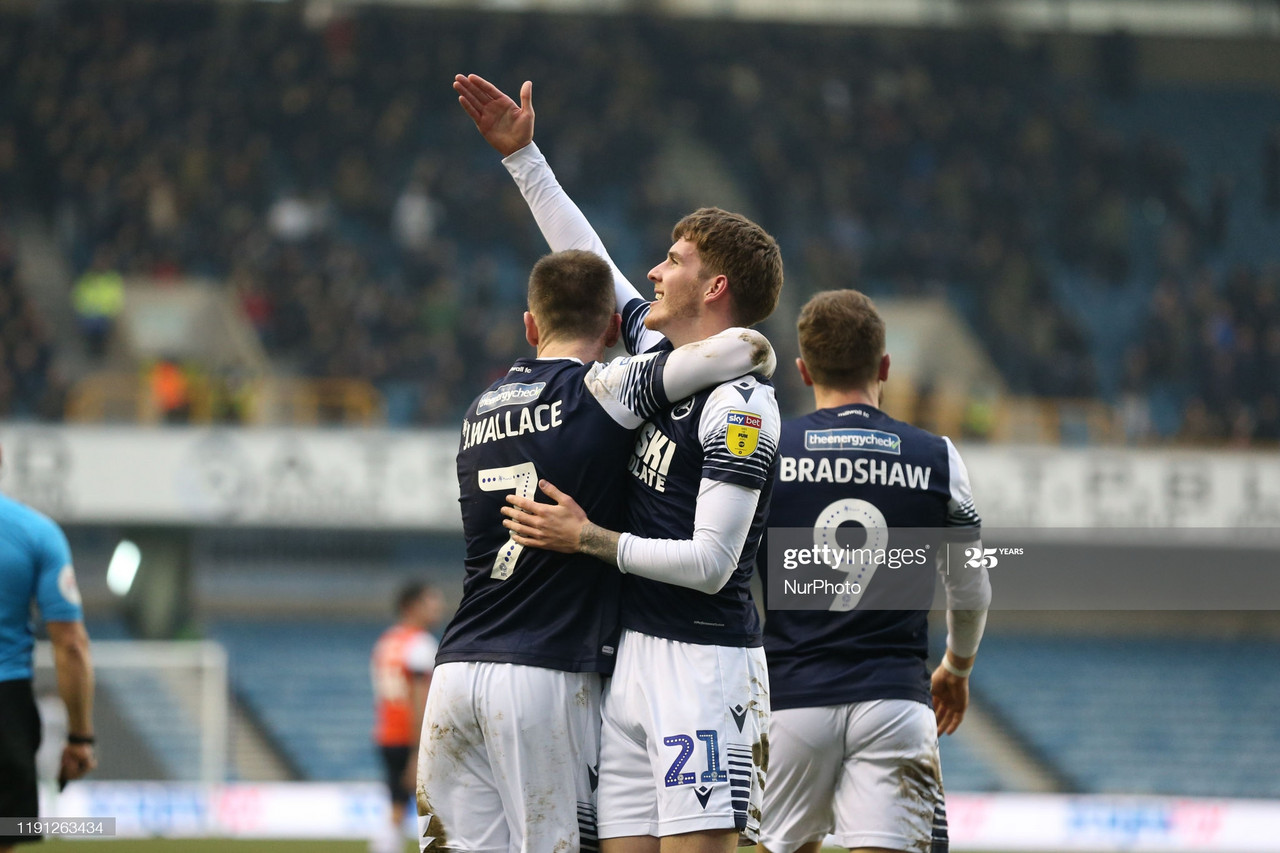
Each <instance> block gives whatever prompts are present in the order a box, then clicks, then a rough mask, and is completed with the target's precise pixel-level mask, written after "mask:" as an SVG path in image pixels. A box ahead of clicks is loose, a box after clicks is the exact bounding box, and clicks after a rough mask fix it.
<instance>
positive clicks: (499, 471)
mask: <svg viewBox="0 0 1280 853" xmlns="http://www.w3.org/2000/svg"><path fill="white" fill-rule="evenodd" d="M476 476H477V477H478V478H479V480H480V490H481V491H485V492H511V491H514V492H515V493H516V494H517V495H519V496H520V497H522V498H532V497H533V490H534V488H535V487H536V486H537V485H538V469H536V468H534V467H533V463H532V462H521V463H520V464H519V465H508V466H507V467H505V468H482V469H480V470H479V471H477V472H476ZM523 552H524V546H523V545H520V544H517V543H516V541H515V540H514V539H512V538H510V537H508V538H507V541H506V542H505V543H504V544H503V546H502V547H501V548H499V549H498V556H497V557H495V558H494V560H493V571H492V572H491V573H490V575H489V576H490V577H491V578H493V579H494V580H499V581H504V580H506V579H507V578H509V577H511V573H512V572H514V571H515V570H516V561H517V560H519V559H520V555H521V554H522V553H523Z"/></svg>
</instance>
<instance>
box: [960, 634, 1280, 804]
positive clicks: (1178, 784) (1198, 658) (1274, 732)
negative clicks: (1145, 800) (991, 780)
mask: <svg viewBox="0 0 1280 853" xmlns="http://www.w3.org/2000/svg"><path fill="white" fill-rule="evenodd" d="M978 686H979V687H980V689H981V693H982V697H983V699H984V700H985V701H986V702H987V703H988V704H990V705H991V706H993V707H994V708H995V710H996V711H997V712H998V713H999V714H1000V715H1001V716H1002V717H1003V718H1004V719H1005V720H1007V721H1008V722H1009V724H1010V725H1011V726H1012V727H1013V728H1014V729H1015V730H1016V733H1017V734H1018V735H1019V736H1021V737H1022V738H1023V739H1025V740H1026V742H1028V743H1030V744H1031V745H1032V746H1033V747H1034V748H1036V749H1037V750H1038V751H1039V752H1040V753H1041V754H1042V755H1043V756H1044V757H1045V758H1046V759H1048V760H1049V761H1050V762H1051V763H1052V764H1053V765H1054V766H1055V768H1056V769H1057V770H1059V771H1060V772H1061V773H1062V774H1063V776H1064V777H1066V778H1067V779H1069V780H1070V781H1071V782H1072V783H1074V785H1075V786H1076V787H1077V788H1078V789H1079V790H1081V791H1087V792H1097V793H1125V794H1180V795H1193V796H1194V795H1200V796H1236V797H1276V796H1280V776H1277V774H1276V772H1275V768H1276V767H1277V766H1280V725H1277V724H1276V723H1275V721H1274V713H1273V712H1274V708H1275V707H1276V704H1277V702H1280V643H1276V642H1275V641H1261V640H1185V639H1150V638H1141V639H1133V638H1127V639H1126V638H1105V639H1104V638H1086V639H1077V638H1069V637H1055V638H1045V637H1028V636H1009V635H1000V634H996V635H991V636H988V637H987V639H986V640H985V641H984V642H983V645H982V679H981V683H980V685H978ZM1208 768H1214V769H1213V770H1212V771H1210V770H1208Z"/></svg>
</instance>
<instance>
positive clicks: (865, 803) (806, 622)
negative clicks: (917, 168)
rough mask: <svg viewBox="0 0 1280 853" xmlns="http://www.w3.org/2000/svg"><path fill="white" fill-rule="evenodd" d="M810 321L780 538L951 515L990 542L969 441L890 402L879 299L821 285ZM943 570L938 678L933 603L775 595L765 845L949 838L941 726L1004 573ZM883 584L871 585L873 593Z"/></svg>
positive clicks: (935, 846) (927, 522) (928, 842)
mask: <svg viewBox="0 0 1280 853" xmlns="http://www.w3.org/2000/svg"><path fill="white" fill-rule="evenodd" d="M797 326H798V329H799V337H800V354H801V355H800V358H799V359H797V361H796V363H797V366H798V367H799V369H800V375H801V377H802V378H803V379H804V382H805V384H806V385H809V386H811V387H812V388H813V394H814V400H815V403H816V411H814V412H812V413H810V414H808V415H805V416H803V417H800V418H797V419H794V420H789V421H787V422H785V423H784V424H783V425H782V444H781V448H780V450H779V463H780V464H779V467H778V478H777V483H776V484H775V489H774V500H773V505H772V508H771V510H770V513H769V530H770V536H777V535H781V534H780V531H781V530H783V529H787V528H807V529H814V528H818V529H819V530H830V531H834V530H835V529H837V528H838V527H839V526H840V525H841V524H842V523H850V522H856V523H857V524H859V525H861V526H863V527H866V528H867V529H868V536H869V537H870V536H872V535H877V536H878V535H881V534H883V535H887V536H888V541H889V544H892V538H893V533H892V531H893V530H894V529H901V528H944V527H945V528H956V530H954V531H952V533H954V534H955V535H952V536H949V537H948V538H949V539H951V540H953V541H954V540H958V539H964V540H972V543H971V544H974V545H976V544H977V539H978V536H979V523H980V522H979V518H978V513H977V511H976V510H975V509H974V505H973V496H972V493H971V492H970V489H969V477H968V474H967V472H966V471H965V467H964V463H963V462H962V461H961V460H960V456H959V454H958V453H956V449H955V446H954V445H953V444H952V443H951V441H950V440H949V439H947V438H944V437H939V436H936V435H933V434H932V433H929V432H926V431H925V430H922V429H918V428H916V427H913V426H911V425H910V424H906V423H903V422H902V421H898V420H894V419H893V418H891V417H889V416H888V415H886V414H885V413H884V412H882V411H880V409H879V404H880V389H881V386H882V385H883V383H884V381H885V380H886V379H887V378H888V376H889V356H888V354H887V353H886V352H885V329H884V322H883V321H882V320H881V318H880V315H879V313H878V312H877V311H876V308H875V305H874V304H873V303H872V302H871V300H870V299H868V298H867V297H866V296H865V295H863V294H862V293H859V292H858V291H856V290H834V291H825V292H822V293H818V294H816V295H815V296H814V297H813V298H812V299H810V300H809V302H808V303H807V304H806V305H805V306H804V308H803V309H802V310H801V312H800V319H799V322H798V323H797ZM841 463H843V464H841ZM810 541H811V542H812V541H815V540H814V539H812V538H811V539H810ZM878 541H880V540H878ZM768 551H769V549H767V548H762V549H761V552H760V561H759V566H760V570H761V574H762V575H766V576H767V574H768V572H770V571H782V567H777V566H769V565H768V562H769V561H768V559H767V558H768V556H769V553H767V552H768ZM938 556H939V557H940V556H941V554H939V555H938ZM945 566H946V568H947V569H948V570H947V571H945V572H943V582H944V585H945V587H946V592H947V628H948V631H947V650H946V652H945V655H944V657H943V660H942V663H941V665H939V666H938V667H937V669H936V670H934V672H933V675H932V678H931V677H930V675H929V671H928V668H927V666H926V664H925V660H926V658H927V656H928V651H929V649H928V611H927V610H906V609H879V608H877V607H875V606H874V605H873V607H871V608H868V607H866V605H867V604H868V601H867V599H866V598H865V597H864V598H863V599H862V600H860V601H859V606H856V607H853V608H852V609H848V610H843V612H842V611H841V607H842V605H840V604H839V603H833V604H832V612H815V611H812V610H781V609H776V607H775V606H774V605H775V602H774V601H773V600H772V599H771V600H770V602H769V605H770V606H769V610H768V612H767V614H766V617H765V630H764V635H765V651H766V653H767V655H768V659H769V674H770V678H771V684H772V688H773V694H772V699H773V722H772V726H771V727H770V729H769V735H770V746H771V757H770V763H769V787H768V789H767V790H766V791H765V798H764V820H763V824H762V828H761V833H760V835H761V849H762V850H763V851H767V853H795V851H803V853H816V851H817V850H818V849H819V848H820V846H821V844H822V839H823V838H824V837H826V836H827V835H828V833H832V832H834V833H835V838H836V840H837V841H838V843H839V844H841V845H843V846H845V847H848V848H851V849H855V850H863V851H866V850H892V851H909V853H930V850H932V851H933V853H944V851H945V850H946V849H947V832H946V811H945V808H944V804H943V790H942V776H941V766H940V764H939V760H938V735H939V734H940V733H941V734H950V733H952V732H954V731H955V730H956V727H957V726H959V725H960V722H961V720H962V719H963V718H964V713H965V709H966V708H967V707H968V704H969V682H968V675H969V671H970V669H972V667H973V660H974V656H975V655H976V654H977V651H978V643H979V641H980V640H981V638H982V632H983V628H984V626H985V624H986V616H987V607H988V605H989V604H990V601H991V585H990V583H989V581H988V578H987V571H986V569H985V568H971V567H969V566H967V565H966V564H965V562H964V561H962V560H950V561H948V563H947V564H945ZM943 567H944V564H942V563H941V562H940V565H939V568H940V570H941V569H942V568H943ZM897 577H898V576H895V575H890V577H889V578H887V579H884V580H882V581H880V586H881V589H883V588H884V586H885V585H886V584H893V583H895V582H897V580H896V578H897ZM877 580H878V575H872V576H871V579H870V580H868V581H866V582H865V586H866V593H865V595H870V594H871V593H872V591H873V590H875V588H876V586H877ZM766 582H767V578H766ZM766 588H767V589H771V590H772V589H773V588H774V587H768V586H767V587H766ZM927 594H929V595H931V593H927ZM887 600H888V601H889V602H890V605H889V606H893V605H895V604H900V602H898V601H897V600H896V599H895V598H893V597H889V598H887ZM926 607H927V605H926ZM930 694H932V696H931V695H930ZM931 698H932V703H933V709H932V711H931V710H930V707H929V705H930V699H931Z"/></svg>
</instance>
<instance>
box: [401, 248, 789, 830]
mask: <svg viewBox="0 0 1280 853" xmlns="http://www.w3.org/2000/svg"><path fill="white" fill-rule="evenodd" d="M528 301H529V310H528V312H526V313H525V315H524V323H525V336H526V338H527V339H528V341H529V343H530V344H531V345H532V346H534V347H535V348H536V350H537V357H535V358H522V359H520V360H519V361H517V362H516V363H515V364H514V365H512V367H511V369H510V370H509V371H508V373H507V375H506V376H505V377H503V378H502V379H500V380H498V381H497V382H495V383H494V384H493V385H492V386H491V387H490V388H489V390H487V391H485V392H484V393H483V394H481V395H480V396H479V397H478V398H477V399H476V400H475V401H474V402H473V403H472V404H471V406H470V408H469V409H468V411H467V414H466V417H465V419H464V421H463V425H462V436H461V442H460V446H459V450H458V459H457V468H458V485H459V490H460V492H461V505H462V523H463V532H464V534H465V536H466V577H465V579H464V581H463V597H462V602H461V604H460V605H459V607H458V611H457V613H456V614H455V616H454V618H453V619H452V620H451V621H450V623H449V625H448V627H447V628H446V629H445V632H444V636H443V638H442V639H441V641H440V648H439V651H438V652H437V654H436V667H435V671H434V676H433V679H432V685H431V692H430V693H429V695H428V697H427V708H426V714H425V719H424V723H423V734H422V743H421V750H420V754H419V761H418V815H419V817H418V822H419V827H420V832H419V835H420V840H419V845H420V849H422V850H423V851H428V850H430V851H440V850H446V851H447V850H456V851H528V853H547V851H553V850H565V851H574V850H578V849H584V850H593V849H595V847H596V843H595V842H596V835H595V796H594V790H595V787H596V784H595V783H596V773H597V769H596V768H597V760H598V751H599V736H600V728H599V726H600V717H599V712H600V691H601V680H602V676H601V674H602V673H608V672H609V671H610V670H611V669H612V668H613V662H614V658H615V651H616V643H617V634H618V589H619V586H620V576H619V575H618V573H617V572H616V571H614V570H613V569H612V568H610V567H608V566H606V565H603V564H602V563H600V562H599V561H598V560H595V559H593V558H591V557H588V556H585V555H575V556H565V555H563V554H557V553H552V552H548V551H540V550H535V549H525V548H524V547H523V546H522V545H521V544H519V543H517V542H515V541H513V539H512V538H511V537H510V536H509V534H508V532H507V530H506V529H505V528H504V527H503V524H502V522H503V517H502V515H501V512H500V510H501V508H502V507H504V506H506V504H505V503H504V498H505V497H506V496H507V495H509V494H512V493H515V494H519V495H525V496H530V497H532V496H533V495H534V494H535V492H536V488H537V483H538V480H539V478H540V477H543V476H545V477H548V478H554V479H556V480H557V481H560V482H563V483H565V484H567V485H568V486H569V487H571V488H573V489H574V490H575V493H576V494H578V495H579V497H580V498H581V500H582V502H583V505H584V506H587V507H589V508H590V510H591V512H593V513H595V514H598V517H600V518H601V519H607V520H608V521H609V523H617V522H618V521H620V520H621V518H622V506H621V502H622V498H623V495H624V493H625V490H626V489H625V480H626V478H627V476H628V475H627V472H626V468H625V462H626V455H627V451H628V450H629V449H630V448H631V446H632V445H633V444H634V443H635V430H636V428H637V427H639V426H640V425H641V423H642V422H643V421H644V419H645V418H646V417H648V416H649V415H651V414H653V413H654V412H656V411H659V410H661V409H663V408H665V407H666V406H667V405H668V404H669V401H670V400H671V399H681V398H683V397H686V396H688V395H689V394H693V393H694V392H696V391H698V390H699V389H700V388H704V387H707V386H708V385H712V384H715V383H717V382H720V381H723V380H725V379H727V378H730V377H733V376H737V375H740V374H742V373H743V372H745V371H749V370H760V371H764V372H766V373H770V374H771V373H772V371H773V366H774V356H773V350H772V348H770V347H769V344H768V341H766V340H765V339H764V337H763V336H761V335H760V334H759V333H757V332H753V331H750V330H748V329H728V330H726V331H725V332H724V333H723V334H720V335H717V336H714V337H712V338H709V339H707V340H705V341H701V342H698V343H693V344H690V345H689V346H685V347H681V348H678V349H676V350H674V351H666V352H661V353H653V354H650V355H644V356H637V357H628V358H621V359H615V360H614V361H611V362H608V363H605V364H601V363H598V362H596V361H595V360H596V359H598V358H599V357H600V356H601V354H602V353H603V351H604V349H605V348H606V347H608V346H611V345H613V344H614V343H615V342H616V341H617V338H618V332H619V325H620V318H619V317H618V315H617V314H616V313H615V312H614V310H613V283H612V273H611V271H610V269H609V267H608V265H607V264H606V263H605V262H604V261H603V260H602V259H601V258H600V257H599V256H597V255H594V254H592V253H590V252H584V251H569V252H559V253H556V254H552V255H548V256H547V257H544V258H543V259H541V260H540V261H539V262H538V263H537V264H536V265H535V266H534V268H533V272H532V274H531V276H530V279H529V294H528Z"/></svg>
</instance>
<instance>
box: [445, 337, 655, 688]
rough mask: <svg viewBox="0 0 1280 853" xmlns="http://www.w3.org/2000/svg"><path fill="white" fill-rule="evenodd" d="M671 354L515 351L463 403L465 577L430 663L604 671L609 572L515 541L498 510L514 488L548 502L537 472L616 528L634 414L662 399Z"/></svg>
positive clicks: (612, 614) (615, 582)
mask: <svg viewBox="0 0 1280 853" xmlns="http://www.w3.org/2000/svg"><path fill="white" fill-rule="evenodd" d="M668 355H669V354H668V353H662V354H660V355H656V356H652V357H639V358H634V359H629V360H627V361H625V362H621V363H620V362H616V361H615V362H611V363H609V364H590V365H584V364H581V363H580V362H578V361H577V360H576V359H563V358H562V359H534V358H524V359H520V360H519V361H517V362H516V363H515V365H514V366H512V368H511V370H510V371H509V372H508V373H507V375H506V376H505V377H503V378H502V379H500V380H498V381H497V382H495V383H494V384H493V385H492V386H490V388H489V390H487V391H486V392H485V393H483V394H481V395H480V396H479V397H478V398H477V399H476V400H475V401H474V402H473V403H472V404H471V407H470V408H469V409H468V410H467V414H466V417H465V419H464V421H463V427H462V438H461V442H460V445H459V449H458V458H457V468H458V485H459V490H460V493H461V496H460V502H461V504H462V527H463V532H464V534H465V536H466V543H467V547H466V578H465V579H464V581H463V596H462V602H461V604H460V605H459V607H458V611H457V613H456V614H455V616H454V617H453V620H452V621H451V622H450V623H449V626H448V627H447V628H446V629H445V632H444V637H443V639H441V641H440V650H439V652H438V653H437V655H436V662H437V663H447V662H449V661H499V662H507V663H517V664H524V665H529V666H541V667H546V668H549V669H558V670H563V671H566V672H610V671H611V670H612V667H613V656H614V651H615V647H616V643H617V633H618V592H619V587H620V581H621V575H620V574H619V572H618V571H617V569H615V568H614V567H612V566H609V565H607V564H605V563H602V562H600V561H599V560H596V559H594V558H592V557H588V556H585V555H581V554H574V555H566V554H559V553H555V552H551V551H542V550H539V549H536V548H522V547H521V546H520V545H517V544H516V543H515V542H513V541H512V540H511V539H510V536H509V534H508V532H507V530H506V528H504V527H503V526H502V524H501V522H502V515H501V514H500V510H501V509H502V507H503V506H505V505H506V496H507V495H508V494H511V493H512V492H513V491H514V492H517V493H519V494H522V495H524V496H526V497H534V498H536V499H538V500H540V501H542V502H547V498H546V496H545V495H543V494H542V493H541V492H540V491H539V490H538V488H537V484H538V480H539V478H544V479H546V480H548V481H550V482H552V483H554V484H555V485H556V486H558V487H559V488H561V489H563V490H564V491H565V492H566V493H568V494H570V495H572V496H573V497H574V499H575V500H576V501H577V502H578V504H579V505H580V506H581V507H582V508H583V509H584V510H585V511H586V512H587V514H588V516H589V517H590V518H591V519H592V520H593V521H596V522H598V523H599V524H602V525H604V526H606V527H613V528H616V527H619V526H621V523H622V519H623V511H622V506H623V498H624V495H625V492H626V478H627V477H628V474H627V469H626V464H625V463H626V459H627V454H628V452H629V450H630V448H631V447H632V445H633V444H634V439H635V429H636V427H637V426H639V425H640V422H641V419H642V418H643V416H644V415H646V414H648V413H651V412H652V411H654V410H656V409H660V408H662V407H663V406H665V405H667V403H668V401H667V400H666V398H665V396H664V394H663V391H662V384H661V381H660V378H661V371H662V368H663V365H664V364H665V362H666V359H667V357H668Z"/></svg>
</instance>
